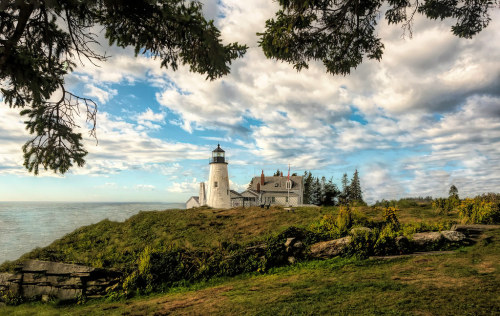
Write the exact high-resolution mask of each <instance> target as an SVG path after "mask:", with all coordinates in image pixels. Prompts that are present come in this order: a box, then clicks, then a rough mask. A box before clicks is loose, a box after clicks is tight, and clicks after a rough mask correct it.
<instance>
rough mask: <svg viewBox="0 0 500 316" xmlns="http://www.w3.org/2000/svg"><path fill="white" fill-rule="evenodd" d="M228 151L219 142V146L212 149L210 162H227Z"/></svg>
mask: <svg viewBox="0 0 500 316" xmlns="http://www.w3.org/2000/svg"><path fill="white" fill-rule="evenodd" d="M225 156H226V152H225V151H224V150H223V149H222V148H220V144H217V148H215V149H214V150H213V151H212V158H211V159H210V163H226V157H225Z"/></svg>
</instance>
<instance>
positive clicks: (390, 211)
mask: <svg viewBox="0 0 500 316" xmlns="http://www.w3.org/2000/svg"><path fill="white" fill-rule="evenodd" d="M398 211H399V210H398V209H397V208H396V207H394V206H390V207H387V208H386V209H385V210H384V220H385V222H386V224H391V225H393V226H394V227H395V228H396V229H398V228H399V219H398V215H397V212H398Z"/></svg>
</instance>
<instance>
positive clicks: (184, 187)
mask: <svg viewBox="0 0 500 316" xmlns="http://www.w3.org/2000/svg"><path fill="white" fill-rule="evenodd" d="M199 189H200V184H199V183H198V182H197V181H196V178H193V179H192V180H186V181H183V182H172V184H171V185H170V186H169V187H168V188H166V190H167V191H168V192H170V193H190V192H196V193H198V190H199Z"/></svg>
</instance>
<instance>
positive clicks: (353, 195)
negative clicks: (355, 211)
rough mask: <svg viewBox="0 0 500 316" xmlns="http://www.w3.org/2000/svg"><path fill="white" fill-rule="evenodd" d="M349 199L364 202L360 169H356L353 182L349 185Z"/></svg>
mask: <svg viewBox="0 0 500 316" xmlns="http://www.w3.org/2000/svg"><path fill="white" fill-rule="evenodd" d="M349 200H350V201H356V202H361V203H364V201H363V192H362V190H361V183H360V182H359V173H358V169H356V171H354V174H353V176H352V179H351V184H350V185H349Z"/></svg>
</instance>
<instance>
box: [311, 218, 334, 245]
mask: <svg viewBox="0 0 500 316" xmlns="http://www.w3.org/2000/svg"><path fill="white" fill-rule="evenodd" d="M309 230H310V231H311V232H313V233H315V234H317V235H321V236H322V238H321V239H328V238H330V239H335V238H339V237H340V232H339V229H338V228H337V224H336V219H335V217H333V215H331V214H326V215H324V216H323V218H322V219H321V220H320V221H319V222H315V223H312V224H311V225H310V226H309Z"/></svg>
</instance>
